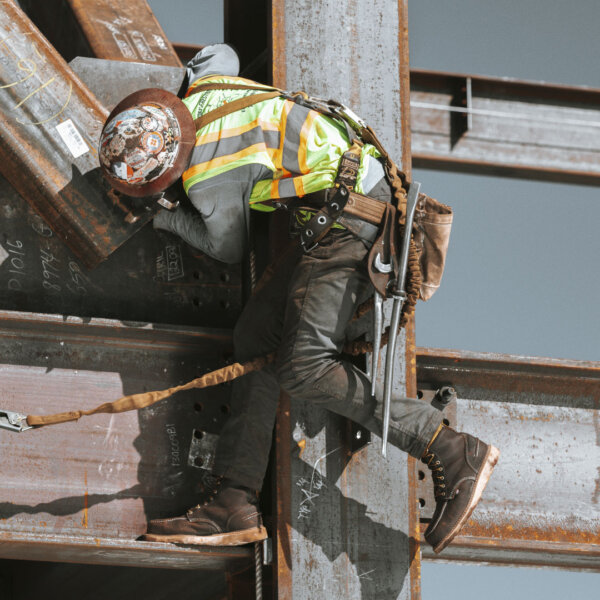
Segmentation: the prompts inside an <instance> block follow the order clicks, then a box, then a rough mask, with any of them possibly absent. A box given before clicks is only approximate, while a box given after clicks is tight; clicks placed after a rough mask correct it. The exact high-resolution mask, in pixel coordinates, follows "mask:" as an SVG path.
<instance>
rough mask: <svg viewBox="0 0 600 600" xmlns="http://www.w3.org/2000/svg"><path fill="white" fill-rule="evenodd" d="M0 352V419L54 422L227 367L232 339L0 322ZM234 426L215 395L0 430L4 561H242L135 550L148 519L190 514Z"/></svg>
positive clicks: (41, 318) (200, 332)
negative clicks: (19, 416) (218, 447)
mask: <svg viewBox="0 0 600 600" xmlns="http://www.w3.org/2000/svg"><path fill="white" fill-rule="evenodd" d="M0 347H2V350H3V351H2V356H1V357H0V409H2V410H10V411H15V412H20V413H24V414H51V413H56V412H63V411H69V410H77V409H81V408H83V409H85V408H92V407H94V406H97V405H99V404H101V403H103V402H108V401H112V400H116V399H117V398H119V397H121V396H124V395H128V394H132V393H137V392H142V391H149V390H157V389H158V390H160V389H165V388H167V387H171V386H173V385H178V384H181V383H184V382H187V381H189V380H191V379H194V378H195V377H198V376H199V375H202V374H204V373H205V372H208V371H211V370H213V369H215V368H217V367H219V366H222V365H223V364H224V363H225V361H226V360H227V358H228V356H229V355H230V352H231V332H230V331H229V330H217V329H196V328H191V327H170V326H161V325H155V324H151V323H124V322H120V321H112V320H109V319H81V318H75V317H63V316H62V315H41V314H32V313H19V312H10V311H0ZM229 413H230V408H229V388H228V386H227V385H223V386H218V387H213V388H207V389H204V390H195V391H190V392H183V393H180V394H178V395H176V396H175V397H173V398H172V399H169V400H167V401H163V402H161V403H158V404H156V405H153V406H152V407H149V408H146V409H144V410H141V411H133V412H127V413H123V414H118V415H101V416H93V417H87V418H82V419H81V420H80V421H78V422H71V423H65V424H62V425H56V426H51V427H45V428H42V429H34V430H29V431H25V432H22V433H15V432H11V431H7V430H4V429H0V455H1V456H2V477H0V497H1V498H2V501H1V502H0V558H28V559H30V560H52V561H67V562H89V563H97V564H114V565H120V564H127V565H138V566H149V565H152V566H170V567H173V568H180V567H181V568H207V569H215V568H216V569H220V568H222V567H223V566H224V565H225V563H226V562H227V561H229V559H230V558H231V559H232V560H234V561H237V560H239V559H240V558H244V557H246V558H247V557H248V556H249V554H248V553H247V552H246V551H245V550H244V551H242V550H240V551H238V550H235V549H234V550H232V549H225V550H222V551H212V550H206V549H197V550H196V551H189V552H188V551H185V550H182V549H180V548H177V547H176V546H173V545H162V544H153V543H141V542H136V541H135V540H137V538H138V537H139V536H140V535H141V534H142V533H144V531H145V527H146V522H147V520H148V519H151V518H157V517H166V516H173V515H174V514H181V513H182V512H183V511H184V510H186V509H187V508H189V507H190V506H192V505H194V504H196V503H197V501H198V494H199V493H200V492H201V490H202V481H203V475H204V473H205V472H207V471H208V470H209V469H210V466H211V460H212V458H213V457H214V444H215V442H216V439H217V437H218V434H219V431H220V428H221V427H222V425H223V423H224V421H225V420H226V419H227V417H228V415H229ZM204 558H206V564H204V563H203V561H204Z"/></svg>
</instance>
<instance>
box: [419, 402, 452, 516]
mask: <svg viewBox="0 0 600 600" xmlns="http://www.w3.org/2000/svg"><path fill="white" fill-rule="evenodd" d="M417 397H419V398H422V397H423V392H421V391H419V392H417ZM442 423H443V424H444V425H446V426H448V427H450V421H448V419H442ZM418 475H419V481H423V479H425V471H421V469H419V473H418ZM425 504H426V502H425V498H419V507H420V508H423V507H424V506H425Z"/></svg>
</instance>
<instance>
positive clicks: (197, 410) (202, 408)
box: [194, 402, 204, 412]
mask: <svg viewBox="0 0 600 600" xmlns="http://www.w3.org/2000/svg"><path fill="white" fill-rule="evenodd" d="M194 410H195V411H196V412H202V411H203V410H204V406H202V404H200V402H196V404H194Z"/></svg>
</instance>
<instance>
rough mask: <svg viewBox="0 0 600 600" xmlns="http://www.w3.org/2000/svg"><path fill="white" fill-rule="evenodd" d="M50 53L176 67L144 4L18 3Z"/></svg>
mask: <svg viewBox="0 0 600 600" xmlns="http://www.w3.org/2000/svg"><path fill="white" fill-rule="evenodd" d="M19 4H20V5H21V6H22V7H23V9H24V10H25V11H26V12H27V14H28V15H29V17H30V18H31V20H32V21H33V22H34V23H35V24H36V25H37V27H39V29H40V30H41V31H42V33H43V34H44V35H45V36H46V37H47V38H48V41H49V42H50V43H51V44H52V45H53V46H54V47H55V48H56V50H57V51H58V52H59V53H60V54H61V55H62V56H63V57H64V58H65V60H67V61H70V60H71V59H73V58H75V57H76V56H88V57H94V56H96V57H102V58H106V59H109V60H125V61H132V62H144V63H149V64H154V65H164V66H171V67H180V66H181V62H180V61H179V58H178V56H177V54H176V53H175V51H174V50H173V46H172V45H171V43H170V42H169V40H168V39H167V36H166V35H165V32H164V31H163V29H162V27H161V26H160V24H159V23H158V21H157V20H156V17H155V16H154V14H153V13H152V10H151V9H150V7H149V6H148V3H147V2H146V0H128V1H127V2H122V1H121V0H43V1H42V2H40V1H39V0H20V2H19Z"/></svg>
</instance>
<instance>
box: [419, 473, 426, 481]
mask: <svg viewBox="0 0 600 600" xmlns="http://www.w3.org/2000/svg"><path fill="white" fill-rule="evenodd" d="M423 479H425V473H424V472H423V471H419V481H423Z"/></svg>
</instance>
